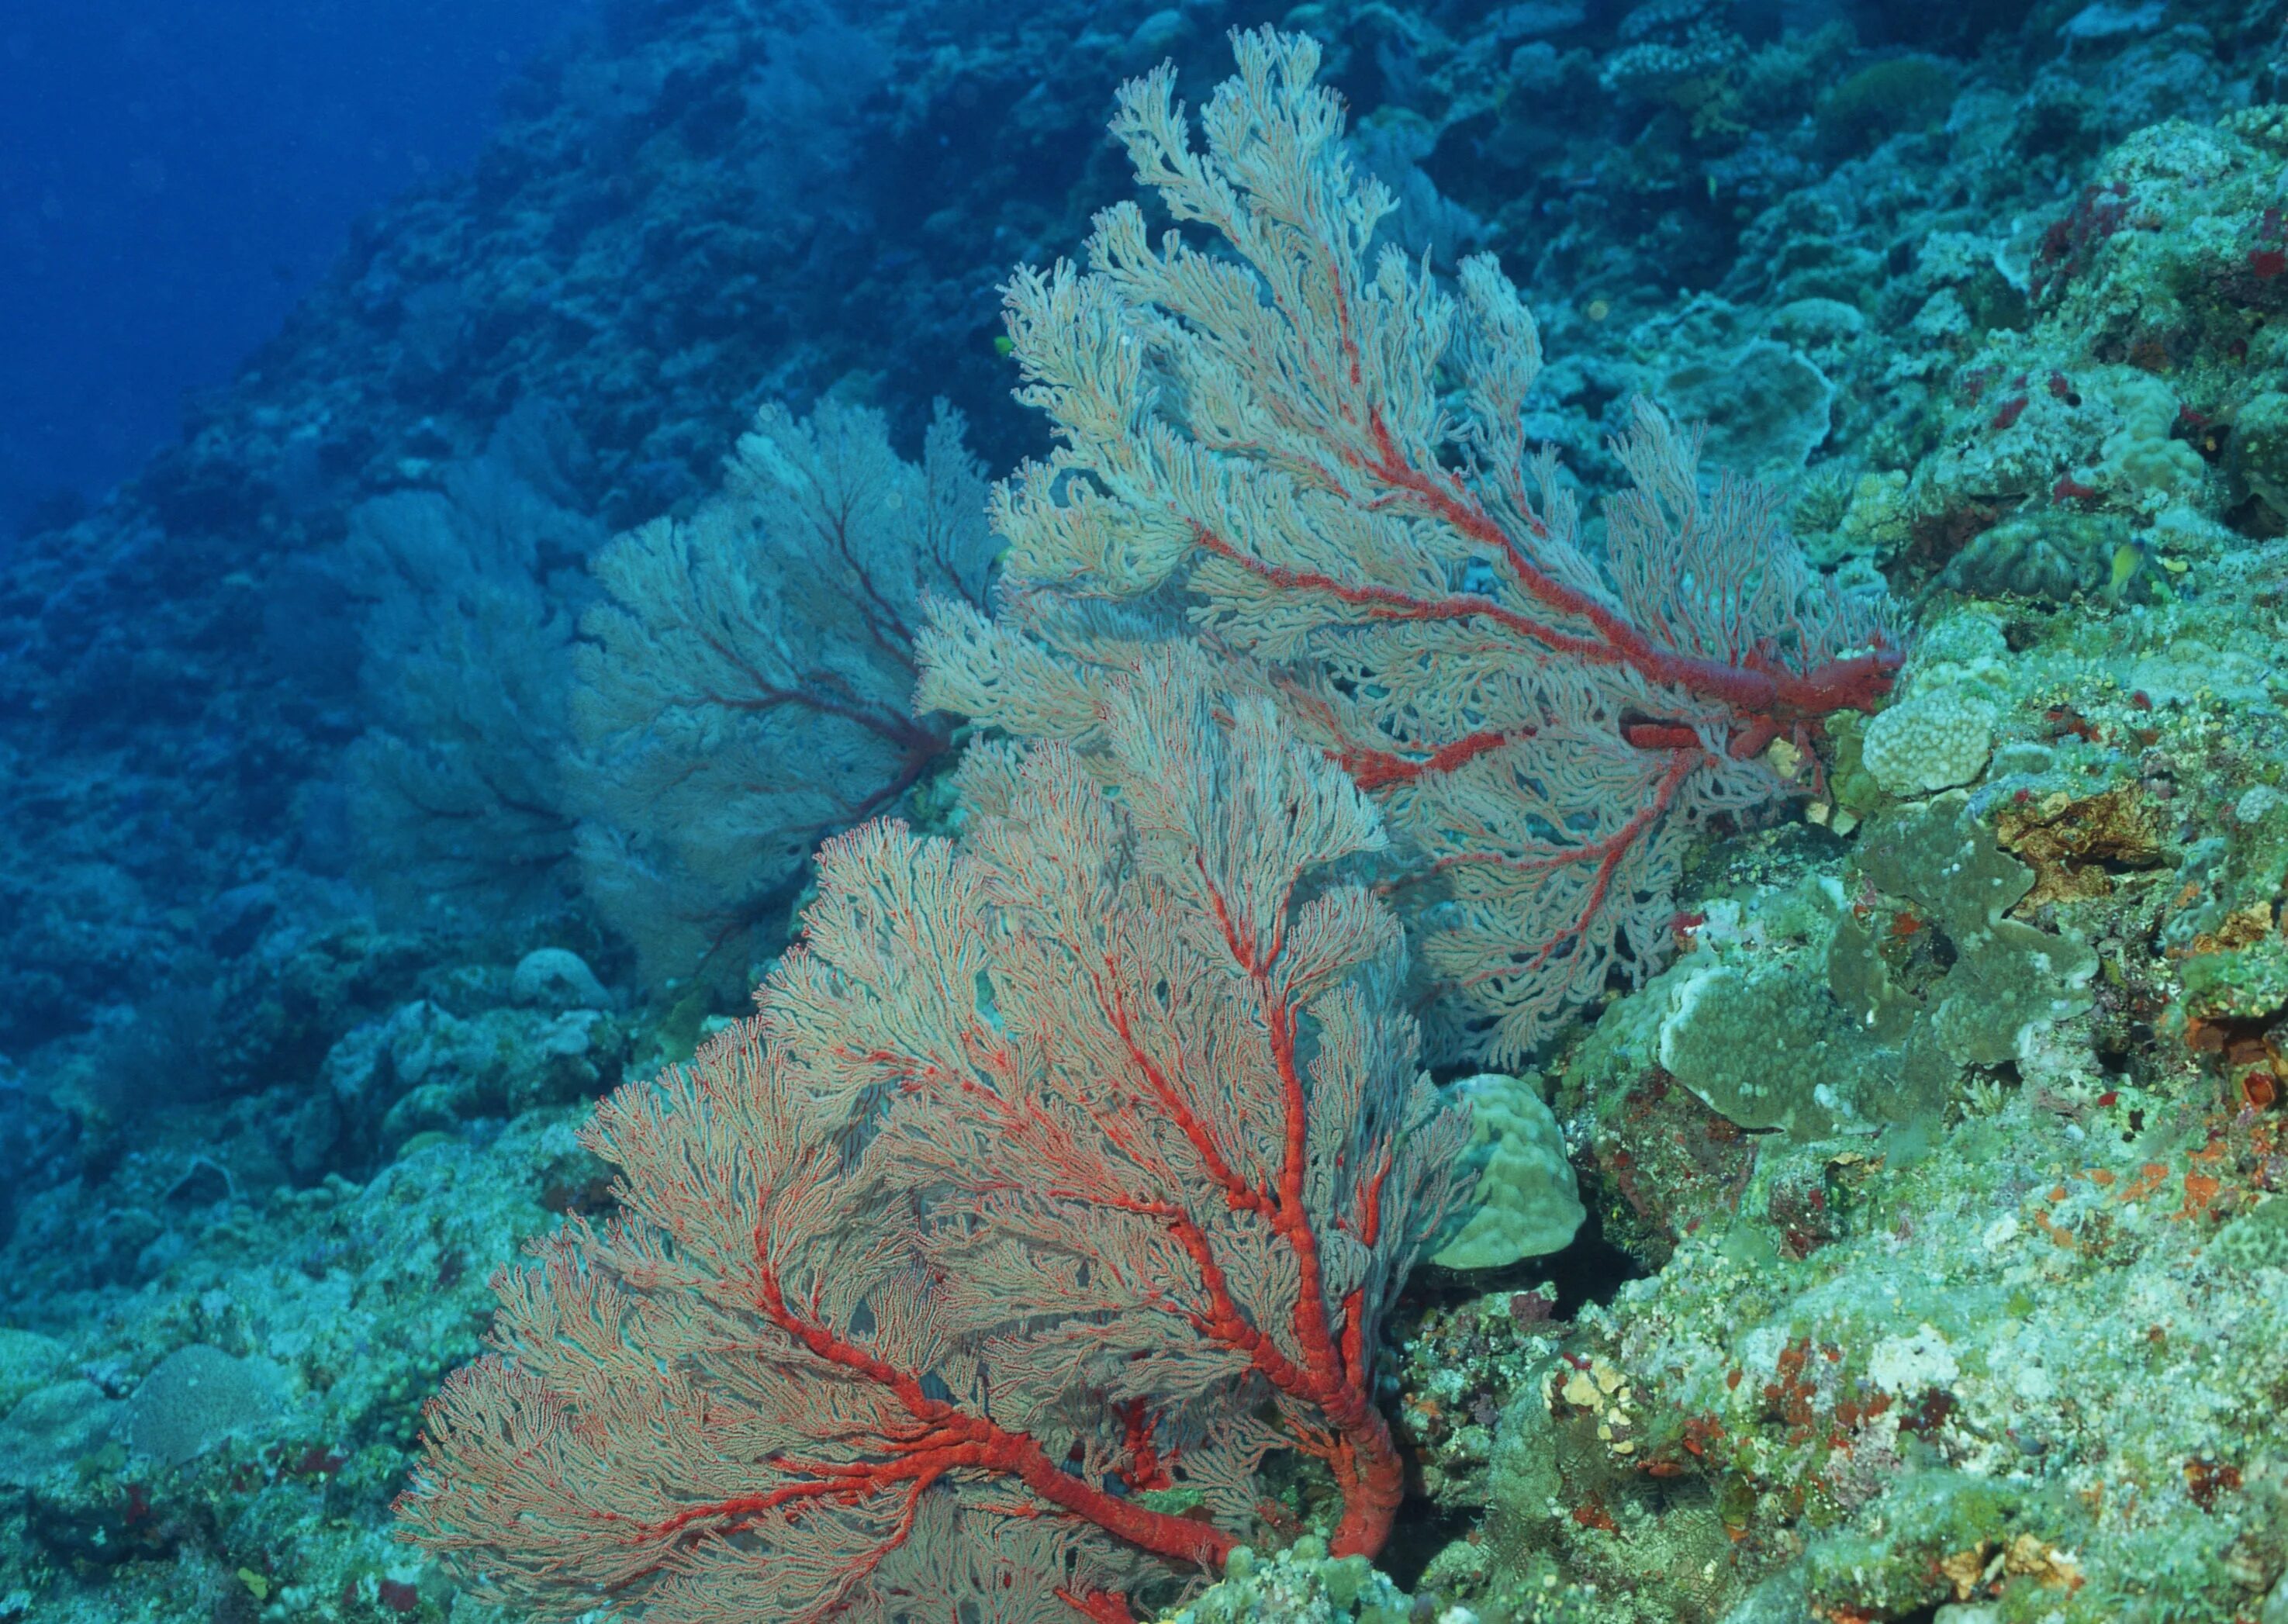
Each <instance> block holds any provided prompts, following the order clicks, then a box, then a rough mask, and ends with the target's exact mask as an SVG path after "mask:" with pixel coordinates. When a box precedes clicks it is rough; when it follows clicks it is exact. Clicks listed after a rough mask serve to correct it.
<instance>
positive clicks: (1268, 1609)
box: [1160, 1534, 1475, 1624]
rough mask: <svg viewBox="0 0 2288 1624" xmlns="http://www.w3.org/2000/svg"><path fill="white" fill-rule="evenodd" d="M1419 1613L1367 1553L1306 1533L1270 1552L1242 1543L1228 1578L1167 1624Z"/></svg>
mask: <svg viewBox="0 0 2288 1624" xmlns="http://www.w3.org/2000/svg"><path fill="white" fill-rule="evenodd" d="M1412 1610H1413V1598H1412V1597H1410V1596H1408V1595H1407V1594H1406V1593H1405V1592H1404V1591H1402V1590H1401V1589H1400V1588H1398V1587H1397V1586H1396V1585H1395V1584H1394V1583H1393V1582H1391V1580H1390V1578H1389V1576H1388V1575H1387V1574H1385V1573H1380V1572H1379V1571H1378V1570H1377V1569H1376V1567H1375V1566H1374V1565H1373V1564H1372V1563H1370V1562H1369V1561H1368V1560H1367V1559H1366V1558H1365V1557H1329V1556H1328V1555H1327V1542H1326V1541H1324V1540H1322V1539H1319V1538H1317V1537H1316V1536H1315V1535H1309V1534H1307V1535H1305V1536H1304V1537H1303V1538H1301V1539H1299V1540H1298V1541H1295V1542H1294V1544H1292V1545H1291V1546H1289V1547H1288V1548H1287V1549H1284V1550H1282V1551H1276V1552H1271V1553H1267V1554H1264V1555H1258V1554H1257V1553H1256V1552H1255V1551H1254V1550H1252V1549H1249V1548H1248V1547H1247V1546H1244V1545H1243V1546H1240V1547H1239V1548H1238V1549H1235V1550H1234V1551H1233V1552H1232V1553H1231V1556H1230V1557H1228V1558H1227V1560H1226V1562H1225V1564H1224V1574H1223V1578H1222V1579H1221V1580H1219V1581H1218V1582H1216V1583H1214V1584H1212V1585H1210V1586H1209V1587H1208V1588H1206V1589H1204V1590H1203V1591H1201V1592H1200V1593H1199V1594H1198V1595H1197V1596H1194V1597H1192V1599H1191V1600H1190V1601H1188V1602H1187V1603H1185V1604H1183V1605H1182V1606H1180V1607H1178V1608H1175V1609H1173V1610H1172V1611H1171V1612H1164V1613H1163V1614H1161V1615H1160V1624H1352V1621H1353V1620H1355V1621H1356V1624H1407V1620H1409V1619H1410V1617H1411V1616H1412ZM1464 1617H1465V1619H1466V1620H1469V1624H1474V1617H1475V1615H1474V1614H1469V1613H1467V1612H1466V1610H1465V1615H1464ZM1455 1624H1464V1620H1455Z"/></svg>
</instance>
